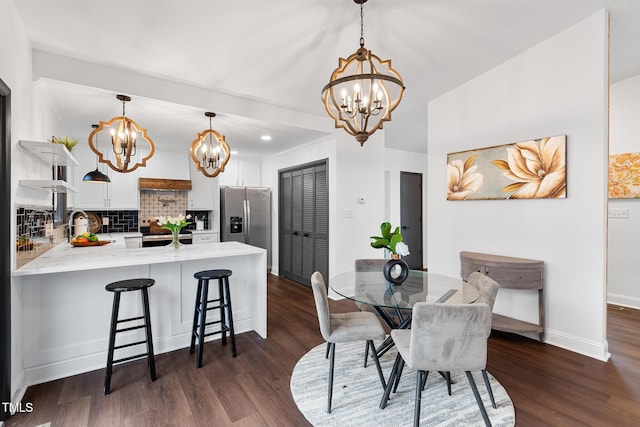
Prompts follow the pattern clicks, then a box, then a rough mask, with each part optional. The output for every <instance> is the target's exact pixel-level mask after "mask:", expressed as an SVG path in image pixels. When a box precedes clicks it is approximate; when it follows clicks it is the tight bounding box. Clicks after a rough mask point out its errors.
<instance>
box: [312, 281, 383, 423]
mask: <svg viewBox="0 0 640 427" xmlns="http://www.w3.org/2000/svg"><path fill="white" fill-rule="evenodd" d="M311 287H312V289H313V297H314V299H315V303H316V311H317V312H318V323H319V324H320V333H321V334H322V338H324V339H325V341H326V342H327V343H328V344H329V358H330V359H329V386H328V393H327V412H329V413H330V412H331V398H332V396H333V366H334V360H335V351H336V343H346V342H354V341H366V342H367V349H368V348H369V347H371V348H372V350H371V353H372V354H373V360H374V361H375V363H376V368H377V370H378V377H379V378H380V383H381V384H382V388H383V389H384V388H385V387H386V384H385V381H384V375H383V374H382V369H381V368H380V361H379V360H378V356H377V355H376V351H375V347H374V344H373V340H383V339H384V337H385V334H384V329H382V325H381V324H380V321H379V320H378V318H377V317H376V316H375V315H374V314H373V313H368V312H361V311H356V312H353V313H339V314H331V312H330V311H329V300H328V298H327V287H326V285H325V283H324V279H323V278H322V274H321V273H319V272H317V271H316V272H315V273H313V274H312V275H311Z"/></svg>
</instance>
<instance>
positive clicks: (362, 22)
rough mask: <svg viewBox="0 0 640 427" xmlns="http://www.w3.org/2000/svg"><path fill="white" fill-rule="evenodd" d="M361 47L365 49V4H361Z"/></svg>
mask: <svg viewBox="0 0 640 427" xmlns="http://www.w3.org/2000/svg"><path fill="white" fill-rule="evenodd" d="M360 47H364V2H362V3H360Z"/></svg>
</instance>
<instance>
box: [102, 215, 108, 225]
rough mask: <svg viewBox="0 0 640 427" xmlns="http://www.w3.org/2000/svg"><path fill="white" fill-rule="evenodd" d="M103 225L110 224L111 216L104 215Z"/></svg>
mask: <svg viewBox="0 0 640 427" xmlns="http://www.w3.org/2000/svg"><path fill="white" fill-rule="evenodd" d="M102 225H109V217H108V216H103V217H102Z"/></svg>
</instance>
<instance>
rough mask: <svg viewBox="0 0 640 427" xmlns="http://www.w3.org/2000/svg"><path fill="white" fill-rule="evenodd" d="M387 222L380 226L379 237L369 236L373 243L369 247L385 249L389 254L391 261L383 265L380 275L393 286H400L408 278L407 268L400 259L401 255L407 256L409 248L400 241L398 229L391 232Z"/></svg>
mask: <svg viewBox="0 0 640 427" xmlns="http://www.w3.org/2000/svg"><path fill="white" fill-rule="evenodd" d="M392 228H393V227H392V226H391V224H390V223H388V222H383V223H382V224H380V233H381V234H382V235H381V236H371V238H372V239H373V242H371V247H373V248H376V249H383V248H384V249H387V250H388V251H389V252H390V253H391V259H390V260H389V261H388V262H387V263H386V264H385V266H384V269H383V270H382V274H383V275H384V278H385V279H386V280H387V281H388V282H390V283H392V284H394V285H400V284H402V282H404V281H405V280H407V277H409V266H408V265H407V263H406V262H405V261H404V260H402V259H400V256H401V255H409V246H407V245H406V244H405V243H404V242H403V241H402V233H401V232H400V227H396V228H395V229H393V231H391V230H392Z"/></svg>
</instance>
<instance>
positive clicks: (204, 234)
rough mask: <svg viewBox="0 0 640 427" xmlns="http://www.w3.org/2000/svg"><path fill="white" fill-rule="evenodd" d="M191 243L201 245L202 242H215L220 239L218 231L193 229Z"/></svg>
mask: <svg viewBox="0 0 640 427" xmlns="http://www.w3.org/2000/svg"><path fill="white" fill-rule="evenodd" d="M191 239H192V240H191V243H193V244H194V245H199V244H202V243H214V242H217V241H219V238H218V232H217V231H209V230H205V231H192V232H191Z"/></svg>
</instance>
